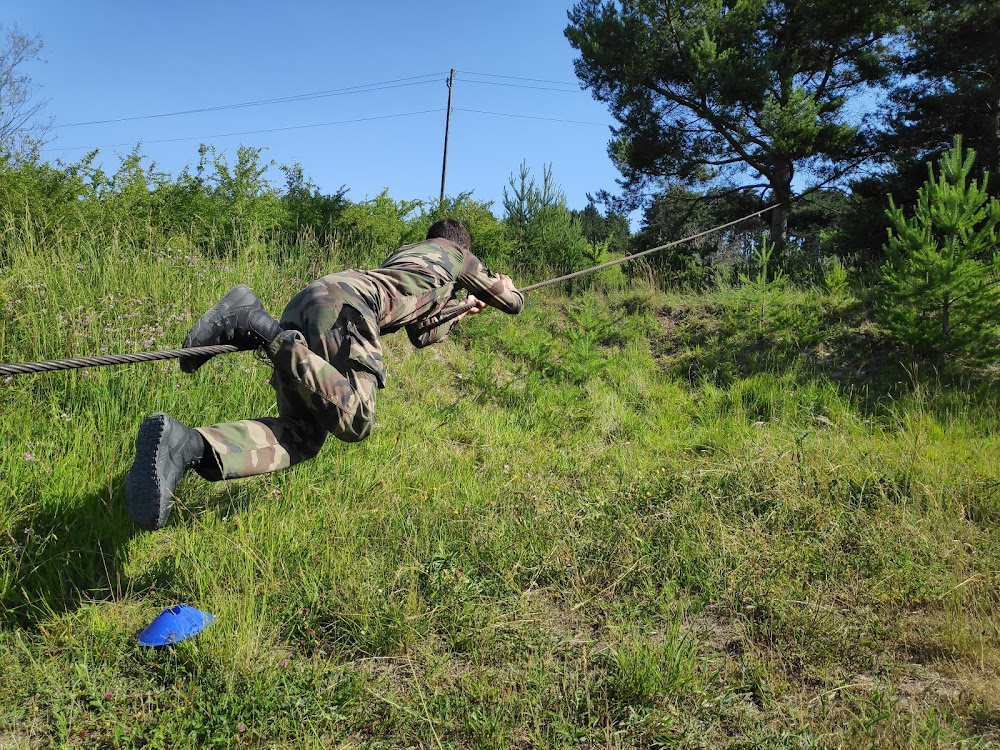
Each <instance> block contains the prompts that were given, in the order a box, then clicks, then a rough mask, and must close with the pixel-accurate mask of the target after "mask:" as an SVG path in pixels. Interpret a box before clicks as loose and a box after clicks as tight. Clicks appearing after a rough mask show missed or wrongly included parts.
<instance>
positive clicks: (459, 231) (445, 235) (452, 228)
mask: <svg viewBox="0 0 1000 750" xmlns="http://www.w3.org/2000/svg"><path fill="white" fill-rule="evenodd" d="M438 237H440V238H441V239H445V240H451V241H452V242H454V243H455V244H456V245H458V246H459V247H460V248H462V249H463V250H471V249H472V235H470V234H469V230H468V229H466V228H465V227H464V226H462V222H460V221H459V220H458V219H441V221H435V222H434V223H433V224H431V228H430V229H428V230H427V239H429V240H433V239H437V238H438Z"/></svg>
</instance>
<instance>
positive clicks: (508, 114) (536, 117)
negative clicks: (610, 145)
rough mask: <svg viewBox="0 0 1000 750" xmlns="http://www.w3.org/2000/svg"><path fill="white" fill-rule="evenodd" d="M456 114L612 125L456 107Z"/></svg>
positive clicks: (607, 126) (603, 126)
mask: <svg viewBox="0 0 1000 750" xmlns="http://www.w3.org/2000/svg"><path fill="white" fill-rule="evenodd" d="M454 110H455V111H456V112H472V113H473V114H477V115H493V116H495V117H517V118H520V119H523V120H545V121H546V122H566V123H571V124H573V125H598V126H600V127H602V128H610V127H611V124H610V123H606V122H590V121H588V120H565V119H562V118H558V117H541V116H540V115H519V114H515V113H513V112H489V111H487V110H484V109H466V108H465V107H455V108H454Z"/></svg>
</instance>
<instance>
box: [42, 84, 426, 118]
mask: <svg viewBox="0 0 1000 750" xmlns="http://www.w3.org/2000/svg"><path fill="white" fill-rule="evenodd" d="M441 75H445V73H428V74H427V75H422V76H411V77H409V78H395V79H392V80H389V81H379V82H377V83H365V84H359V85H357V86H347V87H344V88H340V89H330V90H327V91H314V92H311V93H306V94H291V95H289V96H279V97H274V98H271V99H256V100H253V101H248V102H236V103H233V104H218V105H215V106H211V107H199V108H197V109H183V110H177V111H176V112H158V113H155V114H151V115H134V116H130V117H116V118H111V119H108V120H89V121H86V122H71V123H67V124H65V125H57V126H56V127H57V128H75V127H80V126H83V125H107V124H110V123H116V122H131V121H134V120H153V119H157V118H161V117H176V116H178V115H193V114H200V113H203V112H218V111H221V110H227V109H243V108H246V107H259V106H263V105H267V104H285V103H288V102H297V101H308V100H310V99H322V98H327V97H332V96H346V95H348V94H363V93H367V92H369V91H384V90H386V89H396V88H403V87H406V86H420V85H423V84H427V83H436V82H437V76H441ZM421 79H429V80H421Z"/></svg>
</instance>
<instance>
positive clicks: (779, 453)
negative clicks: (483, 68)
mask: <svg viewBox="0 0 1000 750" xmlns="http://www.w3.org/2000/svg"><path fill="white" fill-rule="evenodd" d="M25 236H27V235H25V234H24V233H16V232H12V233H8V234H7V235H6V237H7V239H6V240H5V244H4V255H3V257H4V258H5V261H4V266H3V277H2V281H0V310H2V313H3V316H2V319H0V321H2V323H0V359H2V360H4V361H25V360H35V359H43V358H51V357H62V356H73V355H83V354H88V353H95V352H103V351H135V350H142V349H147V348H154V347H155V348H160V347H169V346H174V345H176V344H177V343H178V342H179V341H180V340H181V339H182V338H183V336H184V333H185V332H186V330H187V327H188V326H189V325H190V323H191V321H192V319H193V318H194V317H196V316H197V315H198V314H200V313H201V312H202V311H203V310H204V309H206V308H207V307H208V306H210V305H211V304H212V303H213V302H214V301H216V299H217V298H218V297H219V296H220V295H221V294H222V293H223V292H224V291H225V290H227V289H228V288H229V287H231V286H232V285H234V284H236V283H247V284H249V285H250V286H251V287H252V288H253V289H254V290H255V291H256V292H257V293H258V295H259V296H260V297H261V298H262V299H263V300H264V302H265V305H266V306H267V307H268V308H269V309H270V310H272V311H273V312H275V313H277V312H278V311H280V309H281V307H282V305H283V304H284V302H285V301H286V300H287V299H288V298H289V297H290V296H291V295H292V294H293V293H294V292H295V291H297V290H298V288H299V287H300V286H301V285H302V284H303V283H304V282H305V281H307V280H309V279H311V278H312V277H313V276H315V275H316V274H317V273H321V272H326V271H330V270H337V269H336V268H334V267H331V268H323V267H322V266H323V265H324V264H325V263H327V262H329V263H331V264H333V265H337V264H342V265H345V266H346V265H355V263H353V262H349V261H351V260H365V258H366V256H365V255H363V254H362V253H367V255H368V256H374V255H376V254H377V253H376V251H375V249H374V248H371V249H365V248H362V249H361V250H360V251H358V250H355V249H345V250H343V252H341V253H340V254H331V255H330V256H329V257H325V256H324V257H320V256H319V255H311V256H310V255H309V254H308V253H301V254H299V253H291V252H287V251H286V250H283V249H282V248H276V247H271V246H266V245H259V244H252V243H251V244H248V245H246V246H242V247H240V248H239V249H238V250H235V251H233V252H231V253H229V254H224V255H221V256H219V255H215V256H212V257H207V256H205V255H203V254H201V253H199V252H196V251H194V250H192V249H191V248H190V247H187V246H184V244H183V243H181V242H178V243H177V244H176V245H173V244H171V243H170V242H168V241H162V242H154V243H152V244H150V245H148V246H143V247H141V248H139V247H135V246H130V245H128V244H125V243H121V242H117V243H116V242H115V241H114V238H113V237H111V236H101V237H87V236H67V237H63V238H61V239H60V240H59V241H58V242H54V243H49V244H46V245H44V246H43V245H39V244H31V243H30V242H28V241H25V240H23V239H22V240H19V239H18V237H22V238H23V237H25ZM347 253H358V254H357V255H353V256H350V257H347V255H346V254H347ZM531 280H534V279H531ZM759 303H760V299H758V298H754V300H752V310H753V311H755V312H754V317H753V318H752V319H748V320H747V321H746V323H745V325H743V326H741V325H740V320H741V316H742V315H744V314H745V313H744V311H745V310H746V309H747V306H748V305H750V304H751V303H750V302H748V300H747V297H746V292H745V291H744V292H739V291H738V290H736V291H734V290H729V291H726V290H723V291H718V292H715V293H713V294H712V295H707V296H677V295H667V294H664V293H662V292H659V291H657V290H656V289H655V288H653V287H650V286H648V285H644V284H642V283H640V282H634V283H633V284H632V285H623V281H622V279H621V278H620V277H616V279H614V280H610V281H609V282H608V283H605V284H598V285H596V286H594V287H593V288H587V289H580V288H578V289H577V290H576V294H574V296H572V297H566V296H563V295H562V294H560V293H559V292H552V293H548V294H543V295H539V296H535V297H532V299H531V300H530V302H529V305H528V307H527V309H526V310H525V311H524V313H522V315H520V316H518V317H517V318H510V317H505V316H502V315H500V314H499V313H495V312H492V313H486V314H484V315H481V316H478V317H477V318H476V319H474V320H470V321H468V322H467V323H463V330H461V331H460V332H459V333H457V334H456V335H455V336H453V337H452V339H451V340H450V341H448V342H446V343H444V344H442V345H440V346H437V347H434V348H431V349H428V350H423V351H414V350H412V349H411V348H410V346H409V344H408V343H407V342H406V341H405V339H404V338H402V337H395V336H394V337H388V338H387V341H386V344H387V361H388V364H389V369H390V382H389V386H388V388H387V389H386V390H384V391H381V392H380V393H379V394H378V399H379V407H378V417H377V421H378V424H379V427H378V428H377V429H376V430H375V432H374V433H373V435H372V437H371V438H369V439H368V440H366V441H364V442H363V443H360V444H357V445H346V444H338V443H336V442H335V441H333V440H331V441H330V442H329V443H328V445H327V446H326V447H325V448H324V450H323V452H322V453H321V454H320V456H319V457H318V458H317V459H316V460H314V461H311V462H308V463H306V464H303V465H300V466H298V467H295V468H294V469H292V470H289V471H287V472H284V473H280V474H274V475H270V476H267V477H261V478H253V479H246V480H240V481H236V482H231V483H225V484H209V483H205V482H203V481H201V480H200V479H198V478H197V477H192V478H189V479H186V480H184V482H183V483H182V485H181V487H180V500H179V502H178V504H177V506H176V508H175V511H174V513H173V515H172V517H171V522H170V523H169V525H168V526H167V528H166V529H164V530H163V531H160V532H157V533H153V534H140V533H137V532H136V530H135V529H134V528H133V527H132V526H131V525H130V524H129V522H128V520H127V518H126V516H125V513H124V504H123V495H122V492H123V483H124V475H125V473H126V472H127V470H128V467H129V465H130V462H131V459H132V441H133V440H134V435H135V430H136V428H137V426H138V424H139V422H140V421H141V420H142V419H143V417H145V416H146V415H147V414H149V413H151V412H155V411H168V412H170V413H171V414H173V415H174V416H176V417H178V418H180V419H182V420H184V421H186V422H187V423H189V424H193V425H197V424H209V423H212V422H216V421H223V420H230V419H235V418H243V417H249V416H259V415H267V414H271V413H273V411H274V405H273V397H272V395H271V393H270V391H269V389H268V387H267V386H266V385H265V382H264V381H265V379H266V377H267V375H268V372H267V370H266V368H265V367H263V366H262V365H260V364H259V363H257V362H256V361H255V360H254V359H253V358H252V356H251V355H249V354H240V355H232V356H229V357H218V358H216V359H215V360H213V362H212V364H211V365H209V366H207V367H205V368H203V371H201V372H199V373H198V374H197V375H195V376H183V375H182V374H181V373H180V372H179V371H178V369H177V367H176V363H173V362H166V363H156V364H145V365H136V366H126V367H118V368H104V369H93V370H90V371H74V372H66V373H59V374H50V375H43V376H25V377H19V378H16V379H13V378H12V379H10V380H9V381H7V382H4V383H3V384H2V385H0V446H3V450H2V451H0V477H2V479H0V599H2V601H3V623H2V626H0V686H2V687H0V739H2V743H3V744H6V745H10V746H14V747H41V746H53V745H54V746H115V747H140V746H141V747H212V746H217V747H232V746H267V747H419V746H424V747H480V748H497V747H511V748H513V747H553V748H555V747H572V746H580V747H582V746H594V745H597V746H602V747H621V748H626V747H669V746H675V747H724V746H730V747H837V746H843V747H856V746H872V747H874V746H878V747H914V746H942V747H943V746H956V745H963V744H964V745H965V746H969V747H973V746H986V744H987V743H988V741H990V740H991V739H993V740H995V739H996V738H997V735H998V725H1000V703H998V699H997V696H998V695H1000V677H998V668H1000V651H998V647H1000V630H998V628H1000V626H998V623H1000V618H998V604H1000V588H998V585H997V584H998V582H997V570H998V562H1000V546H998V540H997V532H996V529H997V523H998V521H1000V499H998V494H997V489H998V487H1000V466H998V462H997V460H996V455H997V452H998V448H1000V437H998V434H997V424H998V417H1000V408H998V401H997V390H996V386H995V384H993V383H990V382H989V381H988V378H987V375H985V374H983V373H979V374H969V375H968V376H967V377H966V379H965V380H964V381H963V382H945V381H943V380H941V379H940V378H935V377H933V376H932V374H929V373H926V374H922V373H920V372H916V373H914V372H913V371H912V370H911V371H910V372H909V373H907V372H906V371H905V370H903V369H901V368H898V367H893V366H892V365H891V357H886V358H883V360H881V361H880V362H879V364H878V366H877V367H874V366H873V365H872V364H870V362H872V361H874V360H873V359H872V357H873V356H874V355H873V354H872V352H873V351H874V349H873V348H872V347H871V346H869V349H868V350H867V351H866V352H864V353H863V359H864V360H865V361H860V360H861V359H862V353H859V349H858V348H857V347H858V346H860V344H859V342H860V341H866V342H869V339H868V338H866V336H867V335H868V334H864V333H863V332H860V331H859V330H858V329H857V327H856V324H855V323H854V322H853V320H852V318H851V317H850V315H849V314H848V313H845V312H844V305H843V301H842V300H839V299H838V300H830V299H828V298H826V297H824V296H823V294H822V293H820V292H816V291H812V290H794V289H786V290H784V291H783V292H782V294H781V295H776V296H774V297H773V298H769V299H768V300H767V304H766V305H765V307H764V308H761V307H760V305H759ZM761 309H764V310H765V314H764V315H761V314H760V312H759V311H760V310H761ZM805 334H808V335H805ZM869 343H870V342H869ZM875 349H877V346H876V347H875ZM890 354H891V352H890ZM873 369H874V370H875V372H872V370H873ZM177 602H189V603H191V604H194V605H196V606H198V607H201V608H203V609H205V610H207V611H209V612H212V613H213V614H214V615H215V616H216V618H217V621H216V623H215V624H214V625H212V626H211V627H210V628H208V629H207V630H206V631H205V632H204V633H203V634H201V635H199V636H198V637H197V638H195V639H192V640H190V641H186V642H183V643H181V644H178V645H176V646H174V647H171V648H168V649H165V650H161V651H150V650H146V649H143V648H142V647H140V646H139V645H138V644H137V643H136V642H135V641H134V635H135V633H136V632H137V631H138V630H139V629H140V628H141V627H142V626H143V625H144V624H145V623H146V622H147V621H148V620H149V619H151V618H152V617H153V616H154V615H155V614H156V613H157V612H158V611H159V610H160V609H161V608H162V607H164V606H167V605H170V604H174V603H177Z"/></svg>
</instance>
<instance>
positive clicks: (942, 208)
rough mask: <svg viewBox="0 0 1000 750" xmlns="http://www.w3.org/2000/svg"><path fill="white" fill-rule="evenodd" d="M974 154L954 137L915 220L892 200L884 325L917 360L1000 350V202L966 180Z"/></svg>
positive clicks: (922, 194) (923, 192)
mask: <svg viewBox="0 0 1000 750" xmlns="http://www.w3.org/2000/svg"><path fill="white" fill-rule="evenodd" d="M974 160H975V151H973V150H971V149H970V150H969V151H968V152H967V153H966V154H965V155H964V156H963V149H962V140H961V137H960V136H957V137H956V138H955V140H954V142H953V145H952V148H951V149H950V150H949V151H948V152H947V153H946V154H945V155H944V156H942V157H941V159H940V160H939V161H938V174H937V175H935V173H934V167H933V166H932V165H931V164H930V163H928V165H927V170H928V178H927V181H926V182H925V183H924V185H923V187H921V188H920V190H919V192H918V194H917V204H916V206H915V208H914V214H913V216H912V217H910V218H907V217H906V216H905V215H904V212H903V209H902V208H901V207H899V206H896V204H895V202H894V201H893V200H892V197H891V196H890V198H889V208H888V210H887V211H886V215H887V216H888V217H889V222H890V225H891V226H890V229H889V242H888V243H887V244H886V246H885V249H886V253H887V255H888V258H889V260H888V262H887V263H886V264H885V265H884V266H883V268H882V271H883V279H884V281H885V284H886V288H887V292H888V294H887V297H886V300H885V305H884V308H883V320H884V322H885V324H886V326H887V327H888V328H889V330H890V331H892V332H893V333H894V334H895V335H896V336H897V337H898V338H899V339H900V340H902V341H904V342H905V343H907V344H909V345H910V346H912V347H913V350H914V352H915V353H917V354H918V355H923V356H926V355H935V356H937V358H938V362H939V364H942V365H943V364H944V361H945V359H946V357H948V356H953V355H961V356H965V357H968V358H970V359H973V360H980V361H981V360H985V359H988V358H989V357H991V356H994V355H996V354H997V353H998V352H1000V344H998V334H1000V327H998V320H1000V287H998V282H1000V248H998V247H997V227H998V225H1000V201H997V200H996V199H995V198H990V197H989V195H988V194H987V192H986V187H987V180H988V177H989V175H988V173H987V174H986V175H984V177H983V182H982V184H981V185H980V184H979V182H978V181H976V180H971V181H970V179H969V173H970V171H971V170H972V166H973V162H974Z"/></svg>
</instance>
